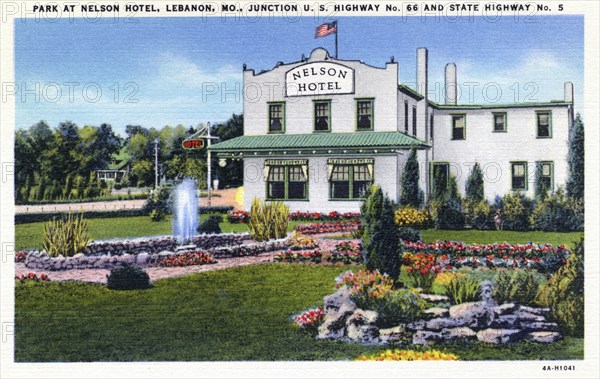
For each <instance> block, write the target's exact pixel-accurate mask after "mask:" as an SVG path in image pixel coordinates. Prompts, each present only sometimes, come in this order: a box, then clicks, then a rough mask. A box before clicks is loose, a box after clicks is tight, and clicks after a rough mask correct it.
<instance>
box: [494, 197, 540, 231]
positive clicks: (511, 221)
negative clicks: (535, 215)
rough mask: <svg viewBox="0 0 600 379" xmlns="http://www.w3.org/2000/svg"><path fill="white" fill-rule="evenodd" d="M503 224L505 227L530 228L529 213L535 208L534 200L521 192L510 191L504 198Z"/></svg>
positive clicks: (522, 229) (511, 228)
mask: <svg viewBox="0 0 600 379" xmlns="http://www.w3.org/2000/svg"><path fill="white" fill-rule="evenodd" d="M502 205H503V207H502V215H501V216H502V225H503V228H504V229H508V230H518V231H526V230H529V215H530V214H531V211H532V208H533V202H532V200H530V199H528V198H527V197H526V196H525V195H524V194H522V193H521V192H514V193H508V194H506V195H504V197H503V198H502Z"/></svg>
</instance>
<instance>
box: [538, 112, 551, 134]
mask: <svg viewBox="0 0 600 379" xmlns="http://www.w3.org/2000/svg"><path fill="white" fill-rule="evenodd" d="M537 137H538V138H550V137H552V118H551V113H550V112H537Z"/></svg>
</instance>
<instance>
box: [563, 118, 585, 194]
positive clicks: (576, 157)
mask: <svg viewBox="0 0 600 379" xmlns="http://www.w3.org/2000/svg"><path fill="white" fill-rule="evenodd" d="M584 134H585V133H584V127H583V121H582V120H581V116H580V115H579V114H578V115H577V118H576V119H575V123H574V124H573V127H572V128H571V131H570V132H569V154H568V157H567V161H568V163H569V177H568V179H567V193H568V194H569V197H572V198H574V199H579V200H583V195H584V192H585V191H584V190H585V141H584V137H585V136H584Z"/></svg>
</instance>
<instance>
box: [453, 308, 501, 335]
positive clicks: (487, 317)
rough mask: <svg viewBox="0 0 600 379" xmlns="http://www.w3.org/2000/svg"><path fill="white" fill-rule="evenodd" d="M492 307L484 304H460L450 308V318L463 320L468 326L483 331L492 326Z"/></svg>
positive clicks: (493, 316) (493, 315)
mask: <svg viewBox="0 0 600 379" xmlns="http://www.w3.org/2000/svg"><path fill="white" fill-rule="evenodd" d="M494 308H495V307H494V306H490V305H488V304H487V303H485V302H482V301H478V302H474V303H462V304H459V305H454V306H452V307H450V309H449V313H450V317H451V318H454V319H460V320H464V321H465V323H464V324H463V325H465V324H468V325H469V326H472V327H475V328H479V329H483V328H485V327H487V326H489V325H491V324H492V322H493V321H494V318H495V316H496V315H495V314H494Z"/></svg>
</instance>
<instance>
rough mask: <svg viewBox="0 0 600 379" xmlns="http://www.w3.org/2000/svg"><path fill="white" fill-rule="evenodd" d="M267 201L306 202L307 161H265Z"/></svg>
mask: <svg viewBox="0 0 600 379" xmlns="http://www.w3.org/2000/svg"><path fill="white" fill-rule="evenodd" d="M265 170H266V171H267V175H266V176H267V196H266V197H267V199H268V200H307V199H308V191H307V189H308V161H306V160H293V161H281V160H267V161H266V162H265Z"/></svg>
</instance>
